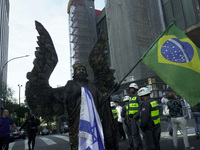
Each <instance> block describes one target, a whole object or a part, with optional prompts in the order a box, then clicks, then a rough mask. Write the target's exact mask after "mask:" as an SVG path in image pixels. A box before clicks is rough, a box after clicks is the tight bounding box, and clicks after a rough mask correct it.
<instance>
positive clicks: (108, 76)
mask: <svg viewBox="0 0 200 150" xmlns="http://www.w3.org/2000/svg"><path fill="white" fill-rule="evenodd" d="M89 63H90V66H91V68H92V69H93V73H94V83H95V84H96V86H97V87H98V88H99V89H100V90H101V91H102V92H109V91H110V90H111V88H113V86H114V85H115V82H114V81H115V77H114V72H115V70H112V69H110V67H109V63H108V57H107V46H106V36H105V34H104V32H103V31H101V33H100V36H99V37H98V39H97V41H96V43H95V45H94V47H93V49H92V51H91V53H90V55H89Z"/></svg>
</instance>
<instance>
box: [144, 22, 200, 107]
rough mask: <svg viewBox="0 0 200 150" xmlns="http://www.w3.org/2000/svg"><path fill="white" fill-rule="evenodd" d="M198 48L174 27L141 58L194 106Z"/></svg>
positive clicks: (199, 97)
mask: <svg viewBox="0 0 200 150" xmlns="http://www.w3.org/2000/svg"><path fill="white" fill-rule="evenodd" d="M199 56H200V49H199V48H198V47H197V46H196V45H195V44H194V43H193V42H192V41H191V40H190V39H189V38H188V37H187V36H186V35H185V34H184V33H183V32H182V31H181V30H180V29H178V28H177V27H176V26H175V25H174V24H172V25H170V26H169V27H168V28H167V29H166V30H165V31H164V32H163V34H162V35H161V36H160V37H159V38H158V39H157V40H156V41H155V42H154V43H153V44H152V45H151V47H150V48H149V50H148V51H147V52H146V53H145V54H144V55H143V56H142V62H143V63H144V64H146V65H147V66H148V67H150V68H151V69H152V70H153V71H154V72H155V73H156V74H157V75H158V76H159V77H160V78H161V79H162V80H163V81H164V82H165V83H166V84H168V85H169V86H170V87H171V88H172V89H173V90H174V91H175V92H177V93H178V94H179V95H180V96H182V97H183V98H184V99H186V101H187V102H188V103H189V104H190V105H191V106H194V105H196V104H197V103H200V60H199V59H200V58H199Z"/></svg>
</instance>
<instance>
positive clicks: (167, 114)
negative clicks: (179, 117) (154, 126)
mask: <svg viewBox="0 0 200 150" xmlns="http://www.w3.org/2000/svg"><path fill="white" fill-rule="evenodd" d="M163 115H164V116H169V115H170V114H169V108H168V106H167V105H163Z"/></svg>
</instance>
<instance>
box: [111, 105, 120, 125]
mask: <svg viewBox="0 0 200 150" xmlns="http://www.w3.org/2000/svg"><path fill="white" fill-rule="evenodd" d="M110 107H111V110H112V114H113V118H114V120H115V123H116V125H117V119H118V116H117V109H116V108H115V103H114V102H110Z"/></svg>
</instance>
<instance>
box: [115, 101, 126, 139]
mask: <svg viewBox="0 0 200 150" xmlns="http://www.w3.org/2000/svg"><path fill="white" fill-rule="evenodd" d="M114 102H115V108H116V110H117V117H118V118H117V126H118V130H119V135H120V139H121V140H126V135H125V132H124V128H123V121H122V116H121V113H122V107H121V106H120V105H119V102H118V101H117V100H115V101H114Z"/></svg>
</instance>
